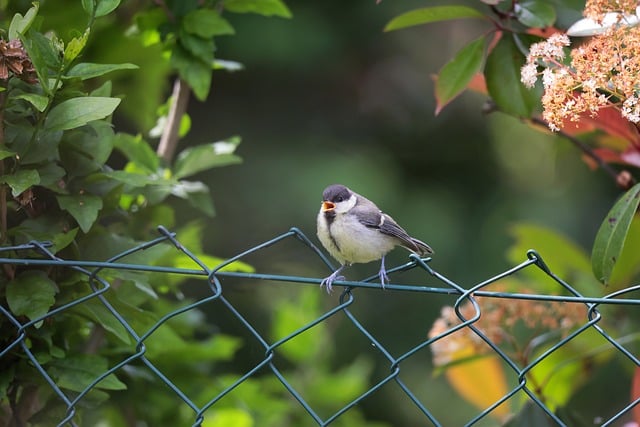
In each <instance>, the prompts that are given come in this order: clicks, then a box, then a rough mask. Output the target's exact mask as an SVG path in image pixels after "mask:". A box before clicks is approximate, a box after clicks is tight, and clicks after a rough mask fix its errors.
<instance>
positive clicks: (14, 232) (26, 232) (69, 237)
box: [8, 215, 78, 253]
mask: <svg viewBox="0 0 640 427" xmlns="http://www.w3.org/2000/svg"><path fill="white" fill-rule="evenodd" d="M8 233H9V235H10V236H12V237H13V238H14V239H15V241H16V242H18V243H28V242H30V241H32V240H39V241H45V240H48V241H50V242H51V243H52V244H53V246H52V247H51V248H49V250H50V251H52V252H53V253H56V252H58V251H60V250H62V249H64V248H66V247H67V246H69V245H70V244H71V242H73V240H74V239H75V237H76V234H78V228H77V227H76V228H73V229H71V230H69V224H68V223H67V222H66V221H64V220H63V219H61V218H60V217H59V216H58V215H55V216H54V215H40V216H38V217H37V218H28V219H25V220H24V221H22V222H21V223H20V225H18V226H16V227H12V228H11V229H10V230H9V231H8Z"/></svg>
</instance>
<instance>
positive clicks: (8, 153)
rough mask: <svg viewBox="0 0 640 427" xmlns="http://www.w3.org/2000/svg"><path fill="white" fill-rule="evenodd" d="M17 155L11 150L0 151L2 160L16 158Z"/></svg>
mask: <svg viewBox="0 0 640 427" xmlns="http://www.w3.org/2000/svg"><path fill="white" fill-rule="evenodd" d="M15 155H16V153H15V152H14V151H9V150H0V160H4V159H7V158H9V157H15Z"/></svg>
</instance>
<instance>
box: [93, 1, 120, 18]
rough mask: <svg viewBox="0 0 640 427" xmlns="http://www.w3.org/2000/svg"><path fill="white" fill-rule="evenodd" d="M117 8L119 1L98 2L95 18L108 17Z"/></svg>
mask: <svg viewBox="0 0 640 427" xmlns="http://www.w3.org/2000/svg"><path fill="white" fill-rule="evenodd" d="M118 6H120V0H98V5H97V6H96V14H95V17H96V18H99V17H101V16H105V15H108V14H110V13H111V12H113V11H114V10H116V8H117V7H118Z"/></svg>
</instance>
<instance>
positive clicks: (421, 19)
mask: <svg viewBox="0 0 640 427" xmlns="http://www.w3.org/2000/svg"><path fill="white" fill-rule="evenodd" d="M462 18H476V19H477V18H480V19H482V18H484V15H483V14H482V13H480V12H478V11H477V10H476V9H473V8H470V7H467V6H433V7H424V8H421V9H415V10H411V11H409V12H405V13H403V14H402V15H398V16H396V17H395V18H393V19H392V20H391V21H389V23H388V24H387V25H386V26H385V27H384V31H394V30H400V29H402V28H408V27H414V26H416V25H422V24H428V23H430V22H438V21H448V20H451V19H462Z"/></svg>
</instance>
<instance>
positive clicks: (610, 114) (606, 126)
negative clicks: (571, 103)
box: [584, 108, 640, 143]
mask: <svg viewBox="0 0 640 427" xmlns="http://www.w3.org/2000/svg"><path fill="white" fill-rule="evenodd" d="M584 116H585V119H586V120H588V121H591V122H592V123H593V124H594V126H595V127H596V128H598V129H601V130H603V131H604V132H606V133H608V134H609V135H615V136H619V137H621V138H624V139H626V140H627V141H629V142H634V143H640V135H639V134H638V130H637V129H636V127H635V126H634V125H633V124H631V122H630V121H629V120H627V119H625V118H624V117H622V114H620V111H619V110H617V109H615V108H603V109H601V110H599V111H598V115H597V116H595V117H591V116H590V115H589V114H588V113H585V114H584Z"/></svg>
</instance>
